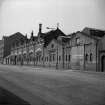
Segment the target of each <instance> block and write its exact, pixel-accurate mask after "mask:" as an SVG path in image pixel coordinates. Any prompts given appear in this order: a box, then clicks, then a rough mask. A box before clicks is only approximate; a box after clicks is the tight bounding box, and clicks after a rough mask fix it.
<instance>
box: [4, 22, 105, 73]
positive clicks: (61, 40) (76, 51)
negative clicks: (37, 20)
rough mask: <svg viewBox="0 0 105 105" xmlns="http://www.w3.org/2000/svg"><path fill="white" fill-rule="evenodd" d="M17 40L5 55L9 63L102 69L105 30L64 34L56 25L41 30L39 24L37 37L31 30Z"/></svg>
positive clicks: (103, 69) (86, 29) (104, 69)
mask: <svg viewBox="0 0 105 105" xmlns="http://www.w3.org/2000/svg"><path fill="white" fill-rule="evenodd" d="M15 42H16V41H15ZM18 42H19V43H17V44H16V43H13V44H12V47H11V51H10V52H11V53H10V55H9V56H7V57H6V59H8V62H9V64H15V65H31V66H41V67H52V68H56V69H75V70H85V71H105V66H104V65H105V47H104V45H105V31H101V30H96V29H92V28H84V29H83V30H82V31H78V32H76V33H72V34H70V35H65V34H64V33H63V32H62V31H61V30H60V29H59V28H58V27H57V29H55V30H51V31H49V32H46V33H42V25H41V24H40V25H39V32H38V35H37V36H34V33H33V31H32V33H31V37H30V38H29V39H28V38H25V39H24V41H21V40H20V39H19V40H18ZM14 45H15V46H14Z"/></svg>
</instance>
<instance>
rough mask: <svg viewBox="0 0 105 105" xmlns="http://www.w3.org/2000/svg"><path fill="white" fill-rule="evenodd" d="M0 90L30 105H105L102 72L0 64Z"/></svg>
mask: <svg viewBox="0 0 105 105" xmlns="http://www.w3.org/2000/svg"><path fill="white" fill-rule="evenodd" d="M0 87H3V88H5V89H7V90H9V91H11V92H13V93H14V94H16V95H17V96H19V97H21V98H22V99H24V100H26V101H28V102H29V103H30V104H32V105H105V72H103V73H102V72H83V71H76V70H75V71H73V70H54V69H47V68H42V67H41V68H38V67H36V68H34V67H28V66H12V65H0Z"/></svg>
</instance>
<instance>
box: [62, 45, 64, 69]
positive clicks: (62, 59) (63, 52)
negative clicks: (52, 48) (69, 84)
mask: <svg viewBox="0 0 105 105" xmlns="http://www.w3.org/2000/svg"><path fill="white" fill-rule="evenodd" d="M62 60H63V69H64V44H63V51H62Z"/></svg>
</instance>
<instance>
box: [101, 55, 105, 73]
mask: <svg viewBox="0 0 105 105" xmlns="http://www.w3.org/2000/svg"><path fill="white" fill-rule="evenodd" d="M101 63H102V69H101V70H102V72H104V71H105V56H102V58H101Z"/></svg>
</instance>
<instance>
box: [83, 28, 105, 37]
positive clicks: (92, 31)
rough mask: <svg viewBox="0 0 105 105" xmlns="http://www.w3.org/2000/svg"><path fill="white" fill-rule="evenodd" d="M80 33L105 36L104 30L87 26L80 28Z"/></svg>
mask: <svg viewBox="0 0 105 105" xmlns="http://www.w3.org/2000/svg"><path fill="white" fill-rule="evenodd" d="M82 33H85V34H88V35H90V36H94V37H100V38H102V37H103V36H105V31H104V30H99V29H94V28H88V27H86V28H84V29H83V30H82Z"/></svg>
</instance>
